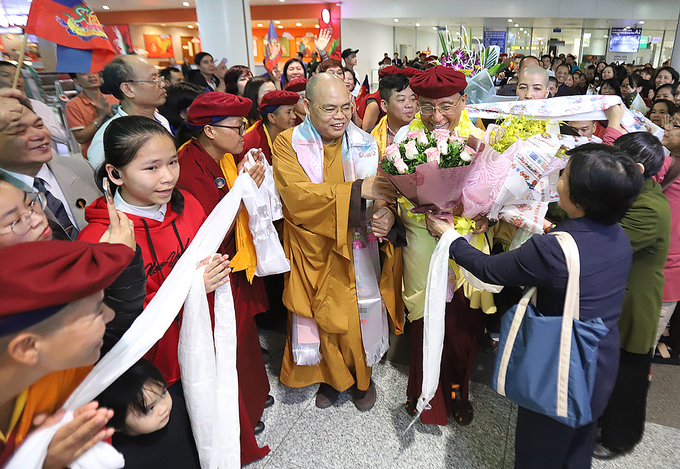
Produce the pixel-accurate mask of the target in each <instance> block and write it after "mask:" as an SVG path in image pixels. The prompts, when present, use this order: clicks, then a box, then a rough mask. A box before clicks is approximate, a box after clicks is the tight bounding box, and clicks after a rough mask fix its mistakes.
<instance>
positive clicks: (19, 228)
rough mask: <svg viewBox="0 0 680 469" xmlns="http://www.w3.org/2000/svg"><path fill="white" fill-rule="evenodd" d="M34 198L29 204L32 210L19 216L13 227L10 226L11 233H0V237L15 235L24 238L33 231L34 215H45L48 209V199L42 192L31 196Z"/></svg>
mask: <svg viewBox="0 0 680 469" xmlns="http://www.w3.org/2000/svg"><path fill="white" fill-rule="evenodd" d="M29 197H32V199H31V202H30V203H29V204H28V206H29V208H30V210H29V211H28V212H24V213H22V214H21V215H19V218H17V219H16V220H15V221H14V222H13V223H12V224H11V225H9V231H8V232H7V233H0V236H4V235H8V234H10V233H14V234H15V235H17V236H23V235H25V234H26V233H28V231H29V230H30V229H31V217H32V216H33V214H34V213H44V212H45V207H47V199H46V198H45V194H43V193H42V192H36V193H34V194H30V195H29Z"/></svg>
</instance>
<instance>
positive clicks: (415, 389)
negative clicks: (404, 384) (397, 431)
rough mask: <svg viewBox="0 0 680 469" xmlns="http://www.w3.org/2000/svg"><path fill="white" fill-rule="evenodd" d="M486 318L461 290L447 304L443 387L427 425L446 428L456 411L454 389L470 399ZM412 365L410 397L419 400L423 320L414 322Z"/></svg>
mask: <svg viewBox="0 0 680 469" xmlns="http://www.w3.org/2000/svg"><path fill="white" fill-rule="evenodd" d="M485 321H486V315H485V314H484V313H483V312H482V311H481V310H479V309H472V308H470V300H468V299H467V298H465V295H464V294H463V289H462V288H459V289H458V290H456V292H455V293H454V295H453V299H452V300H451V302H450V303H447V305H446V311H445V317H444V324H445V325H444V327H445V331H444V349H443V350H442V363H441V370H440V375H439V386H438V387H437V392H436V393H435V396H434V397H433V398H432V401H430V406H431V407H432V408H431V409H430V410H427V411H425V412H423V414H422V415H421V421H422V422H423V423H426V424H435V425H446V423H447V416H448V415H449V414H450V413H451V409H452V403H453V402H452V395H451V390H452V386H453V385H458V386H459V388H458V389H457V392H460V394H461V398H462V400H463V401H467V400H468V393H469V389H470V375H471V374H472V368H473V366H474V363H475V358H476V357H477V352H478V351H479V341H480V339H481V337H482V336H483V334H484V323H485ZM411 342H412V344H413V348H412V349H411V364H410V368H409V374H408V388H407V389H406V395H407V396H408V397H410V398H414V399H417V398H418V397H420V392H421V389H422V383H423V319H418V320H416V321H413V322H412V323H411Z"/></svg>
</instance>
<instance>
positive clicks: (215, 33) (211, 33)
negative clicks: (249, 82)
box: [196, 0, 255, 70]
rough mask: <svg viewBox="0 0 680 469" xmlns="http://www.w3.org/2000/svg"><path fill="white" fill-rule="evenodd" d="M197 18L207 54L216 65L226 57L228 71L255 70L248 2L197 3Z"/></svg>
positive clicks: (205, 0) (211, 0) (218, 0)
mask: <svg viewBox="0 0 680 469" xmlns="http://www.w3.org/2000/svg"><path fill="white" fill-rule="evenodd" d="M196 17H197V20H198V32H199V35H200V37H201V49H202V50H203V51H204V52H208V53H209V54H210V55H212V56H213V58H214V59H215V60H217V61H219V60H221V59H222V57H226V58H227V67H232V66H234V65H246V66H248V67H250V69H251V70H255V64H254V63H253V34H252V30H251V27H250V4H249V2H248V0H197V1H196Z"/></svg>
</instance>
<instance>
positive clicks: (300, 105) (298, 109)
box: [286, 78, 308, 125]
mask: <svg viewBox="0 0 680 469" xmlns="http://www.w3.org/2000/svg"><path fill="white" fill-rule="evenodd" d="M307 81H308V79H307V78H295V79H294V80H291V81H289V82H288V84H287V85H286V91H295V92H296V93H297V94H298V96H299V97H300V99H299V100H298V102H297V103H295V114H296V116H297V117H296V118H295V125H300V124H302V121H303V120H305V116H306V115H307V114H306V111H305V105H304V101H305V90H306V89H307Z"/></svg>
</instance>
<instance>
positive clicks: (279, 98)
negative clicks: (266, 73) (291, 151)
mask: <svg viewBox="0 0 680 469" xmlns="http://www.w3.org/2000/svg"><path fill="white" fill-rule="evenodd" d="M298 101H300V96H299V95H298V94H297V93H296V92H294V91H280V90H277V91H270V92H269V93H267V94H265V95H264V96H263V97H262V101H261V102H260V106H259V107H258V108H257V110H258V111H260V116H261V117H262V119H260V120H259V121H257V123H256V124H255V125H254V126H252V127H251V128H250V129H248V131H247V132H246V135H245V137H243V140H244V145H243V151H242V152H241V154H240V155H239V157H238V159H239V161H240V160H241V159H242V158H243V157H244V156H245V154H246V153H247V152H248V151H249V150H250V149H251V148H259V149H260V150H262V153H264V156H265V157H266V158H267V161H268V162H269V164H272V144H273V142H274V140H276V137H277V136H278V135H279V134H280V133H281V132H283V131H284V130H286V129H289V128H291V127H293V126H294V125H295V120H296V117H297V116H296V114H295V104H296V103H297V102H298Z"/></svg>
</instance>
